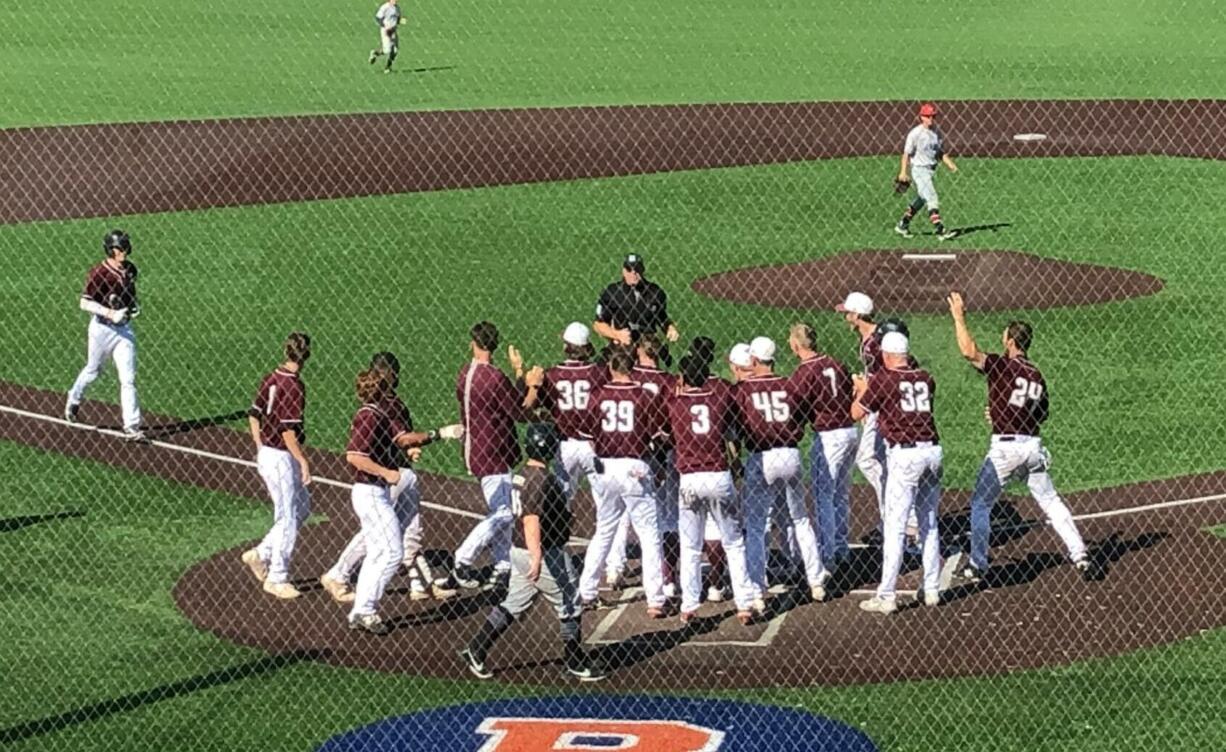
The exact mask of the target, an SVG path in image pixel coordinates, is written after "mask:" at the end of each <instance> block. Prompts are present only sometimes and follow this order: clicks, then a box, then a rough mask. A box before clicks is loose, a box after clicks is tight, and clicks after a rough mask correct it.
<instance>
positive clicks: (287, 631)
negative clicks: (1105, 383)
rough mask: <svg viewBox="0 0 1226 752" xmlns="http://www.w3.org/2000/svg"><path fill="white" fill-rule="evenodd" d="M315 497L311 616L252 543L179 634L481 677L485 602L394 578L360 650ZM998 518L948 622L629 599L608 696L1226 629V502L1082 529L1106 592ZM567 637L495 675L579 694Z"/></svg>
mask: <svg viewBox="0 0 1226 752" xmlns="http://www.w3.org/2000/svg"><path fill="white" fill-rule="evenodd" d="M62 400H63V396H62V395H61V394H58V393H52V392H46V391H38V390H33V389H29V388H26V387H21V386H16V385H11V384H4V383H0V405H6V406H12V407H17V408H20V409H23V410H27V411H29V412H32V413H37V414H41V415H46V416H56V415H58V413H59V410H60V409H61V407H62ZM83 417H84V418H85V419H86V420H88V421H90V422H95V423H98V424H101V425H111V426H114V425H117V424H118V411H117V409H116V408H115V407H113V406H107V405H102V404H98V403H87V404H86V405H85V407H84V409H83ZM149 422H150V424H151V425H153V426H155V428H154V430H153V431H152V435H153V437H154V438H155V439H157V440H158V441H164V442H167V443H172V444H173V445H175V446H178V447H187V448H190V449H193V450H200V451H203V452H208V453H212V454H215V455H219V456H221V457H231V458H239V459H249V456H250V454H251V451H250V445H249V441H248V439H247V438H246V437H245V436H243V435H242V434H240V433H238V432H235V431H232V430H230V429H228V428H225V427H219V426H211V427H202V428H197V427H195V426H194V425H193V424H192V423H190V422H186V423H185V422H183V421H179V420H175V419H172V418H170V417H167V416H157V415H151V416H149ZM0 438H4V439H7V440H12V441H18V442H21V443H24V444H28V445H32V446H35V447H38V448H41V449H44V450H46V451H54V452H58V453H62V454H67V455H71V456H76V457H84V458H88V459H92V460H96V461H100V462H103V463H106V464H109V465H112V466H115V467H120V468H125V469H128V470H133V471H136V472H141V473H145V474H148V475H153V476H157V477H164V478H168V479H171V480H174V481H177V482H181V483H188V484H191V485H195V486H200V487H203V488H208V489H214V490H218V491H224V492H227V493H232V494H239V495H243V496H247V497H249V498H252V499H254V500H259V501H261V502H262V501H263V499H264V497H263V490H262V488H261V483H260V481H259V479H258V477H257V475H256V472H255V470H254V469H252V468H249V467H237V466H235V464H233V463H232V462H226V461H222V460H220V459H216V458H211V457H208V456H193V455H188V454H184V453H181V452H176V451H173V450H171V449H168V448H163V447H160V446H134V445H129V444H125V443H123V442H121V441H120V440H119V439H117V438H113V437H111V436H107V435H104V434H101V433H98V432H95V431H90V430H85V429H81V428H74V427H69V426H67V425H60V424H58V423H55V422H50V421H36V420H31V419H29V418H25V417H21V416H16V415H13V414H10V413H7V412H0ZM444 451H445V450H444ZM312 461H313V464H314V467H315V473H316V476H317V478H320V479H325V478H333V479H346V478H347V474H346V473H345V470H344V466H343V464H344V463H343V461H342V459H341V458H340V457H339V456H337V455H332V454H327V453H322V452H318V451H314V452H312ZM421 480H422V488H423V492H424V498H425V500H426V501H427V502H428V503H433V504H437V505H442V506H446V507H450V508H452V509H453V510H458V511H467V512H470V513H473V512H478V511H479V510H480V509H481V507H482V501H481V498H480V494H479V491H478V489H477V488H476V486H475V485H474V484H472V483H470V482H466V481H463V480H459V479H453V478H443V477H438V476H431V475H423V476H422V479H421ZM1223 491H1226V472H1221V473H1213V474H1207V475H1198V476H1191V477H1185V478H1178V479H1172V480H1168V481H1156V482H1151V483H1142V484H1137V485H1133V486H1128V487H1121V488H1113V489H1103V490H1099V491H1093V492H1087V493H1077V494H1071V495H1069V497H1068V501H1069V503H1070V506H1071V507H1072V508H1073V510H1074V512H1075V513H1076V514H1080V515H1084V514H1088V513H1096V512H1107V511H1111V510H1120V509H1123V508H1125V507H1135V506H1138V505H1144V504H1156V503H1162V502H1169V501H1175V500H1182V499H1189V498H1193V497H1201V496H1206V495H1211V494H1222V493H1223ZM312 494H313V507H314V512H315V513H317V514H322V515H324V516H326V517H327V518H328V521H327V522H324V523H322V524H316V525H312V526H310V527H308V528H306V529H305V530H304V531H303V533H302V535H301V536H300V537H299V548H298V552H297V553H296V555H295V562H294V570H295V575H296V577H298V578H300V579H299V583H300V585H302V586H303V587H304V588H309V589H310V592H309V593H308V595H307V596H306V597H304V598H301V599H299V600H298V601H294V602H289V603H282V602H277V601H274V600H273V599H271V598H270V597H268V596H266V595H264V594H263V593H262V592H261V591H260V590H259V588H258V586H257V585H256V584H255V582H254V581H253V580H252V579H251V578H250V575H249V574H248V573H247V571H246V569H245V568H244V567H243V566H242V565H241V564H240V563H239V561H238V555H239V553H240V552H241V551H242V550H243V549H244V548H246V547H247V546H248V545H250V544H249V543H243V544H242V545H236V546H235V547H234V548H232V549H229V550H226V551H223V552H220V553H218V554H217V555H215V556H213V557H212V558H210V559H208V560H206V561H202V562H200V563H198V564H196V565H194V566H192V567H191V568H190V569H188V571H187V572H186V573H184V575H183V577H182V578H181V579H180V580H179V582H178V584H177V585H176V586H175V589H174V598H175V601H176V603H177V604H178V606H179V608H180V609H181V610H182V612H183V613H184V615H185V616H187V618H188V619H190V620H191V621H192V622H193V623H195V624H196V625H197V626H199V627H200V628H202V629H206V630H209V631H211V632H214V633H216V634H218V635H220V636H222V637H225V638H226V639H229V640H232V641H234V642H237V643H240V644H244V645H250V646H254V647H259V648H263V649H265V650H268V651H270V652H274V653H287V652H294V651H304V650H306V651H313V652H314V654H315V655H317V656H318V657H319V659H320V660H322V661H325V662H328V663H333V664H337V665H345V666H358V667H365V668H372V669H376V670H380V671H392V672H406V673H413V674H424V675H431V676H440V677H450V678H462V677H465V676H467V674H466V673H465V672H464V669H463V668H462V667H461V666H460V665H459V664H458V663H457V661H456V658H455V655H454V651H455V650H456V649H457V648H458V647H459V646H461V645H463V643H464V642H465V640H467V639H468V638H469V637H470V636H471V634H472V633H473V631H474V630H475V629H476V628H477V626H478V625H479V623H480V621H481V619H482V618H484V613H485V611H486V610H487V609H488V607H489V606H490V605H491V604H490V602H489V601H488V597H487V596H485V595H482V594H477V595H471V596H467V597H463V598H461V599H458V600H456V601H453V602H451V603H447V604H440V603H436V602H434V601H425V602H422V603H412V602H410V601H409V600H408V598H407V597H406V596H405V592H406V591H405V586H406V584H407V583H405V582H404V581H403V580H402V579H401V578H398V579H397V580H395V581H393V584H392V589H391V591H390V593H389V594H388V595H387V597H386V598H385V601H384V614H385V616H387V617H388V618H390V619H392V620H393V622H394V623H395V624H396V626H397V629H396V630H395V631H394V632H393V633H392V634H391V635H389V636H387V637H384V638H376V637H371V636H369V635H365V634H358V633H354V632H351V631H350V630H348V629H347V628H346V625H345V614H346V610H345V609H344V608H343V607H340V606H337V605H336V604H333V603H332V602H331V601H330V600H329V599H328V598H327V596H326V595H325V594H324V593H323V592H322V591H321V590H319V589H318V587H317V585H315V584H314V577H316V576H318V575H319V574H320V573H322V572H323V571H325V570H326V568H327V567H328V566H330V564H331V563H332V559H333V557H335V556H336V555H337V554H338V553H339V552H340V550H341V548H342V546H343V545H344V543H345V542H346V540H347V539H348V537H349V536H350V535H352V534H353V532H355V530H356V525H355V520H354V516H353V514H352V512H351V510H350V509H349V500H348V493H347V491H346V490H345V489H343V488H340V487H337V486H333V485H328V484H326V482H325V481H322V480H321V481H319V482H317V483H316V485H315V486H314V490H313V492H312ZM1014 502H1016V504H1014ZM965 504H966V497H965V494H963V493H948V494H946V495H945V497H944V499H943V501H942V509H943V510H944V515H943V521H942V525H943V535H944V537H945V538H946V540H955V539H956V538H957V536H958V535H959V534H960V533H961V532H962V531H963V530H964V529H965V512H964V509H963V508H964V507H965ZM875 507H876V502H875V500H873V499H872V498H871V495H870V494H869V493H868V492H867V491H866V489H864V488H862V487H858V488H857V489H856V491H855V494H854V498H853V508H854V511H855V514H854V518H855V519H854V525H853V531H854V532H855V533H856V534H862V533H865V532H867V531H868V530H870V529H871V528H872V525H873V520H872V517H873V513H874V510H875ZM577 508H578V509H579V510H580V513H581V514H580V520H579V523H578V527H577V532H578V533H579V534H580V535H583V534H587V533H588V531H590V530H591V524H592V520H591V518H590V509H591V505H590V502H588V501H587V500H586V499H582V498H581V499H580V500H579V501H578V502H577ZM1001 509H1002V511H1003V512H1004V514H1002V516H1001V518H1000V520H999V522H998V526H1000V527H1002V529H1003V530H1004V531H1003V532H1002V534H1001V535H1000V538H1001V541H1000V544H999V545H998V546H997V547H996V548H995V549H994V556H995V559H994V568H993V571H992V583H991V587H989V588H986V589H983V590H981V591H969V590H955V591H952V592H951V597H952V601H951V602H949V603H947V604H945V605H943V606H941V607H939V608H935V609H932V608H907V609H905V610H904V611H903V612H901V613H899V614H897V615H895V616H894V617H889V618H881V617H876V616H873V615H869V614H864V613H862V612H861V611H859V609H858V608H857V607H856V602H857V601H858V600H860V598H861V597H863V596H860V595H843V596H841V597H838V598H836V599H835V600H833V601H832V602H829V603H824V604H808V603H801V602H798V601H796V600H794V599H791V598H789V597H788V596H786V595H784V596H779V597H778V599H777V600H776V601H774V606H773V607H774V608H775V609H776V611H775V615H776V617H779V616H780V615H782V618H776V619H775V620H774V621H772V622H769V623H767V624H762V625H756V626H753V627H750V628H743V627H741V626H740V625H739V624H737V622H736V620H735V619H734V618H732V613H731V611H730V606H728V605H727V604H723V605H714V604H707V605H704V606H703V609H702V611H701V612H700V618H699V619H698V620H697V622H696V624H695V625H694V626H692V627H689V628H683V627H682V626H681V625H679V624H678V623H677V622H676V621H675V620H671V619H670V620H667V621H651V620H648V619H647V618H646V617H645V615H644V613H643V612H644V608H643V603H642V601H641V600H636V599H634V597H633V593H632V591H630V592H628V593H627V594H623V597H626V598H627V599H628V600H629V601H630V603H629V605H628V606H627V607H626V609H625V610H624V612H622V613H620V614H613V612H601V613H597V614H589V615H588V616H587V617H585V621H584V627H585V634H586V635H587V636H588V639H589V640H591V639H593V637H595V636H596V635H595V634H594V632H595V631H596V630H597V629H600V630H601V635H599V636H600V637H601V640H600V641H599V644H596V645H593V648H594V649H595V650H598V651H599V652H600V654H601V655H602V657H603V659H604V660H606V661H607V662H608V663H609V664H611V665H612V666H613V668H614V669H615V673H614V675H613V677H612V678H611V679H610V681H609V683H608V685H609V686H611V687H614V688H623V689H647V688H652V689H682V688H733V687H746V686H750V687H756V686H810V685H815V684H821V685H840V684H854V683H866V682H883V681H893V680H899V679H923V678H937V677H949V676H964V675H981V674H998V673H1005V672H1009V671H1013V670H1017V669H1026V668H1037V667H1041V666H1051V665H1061V664H1066V663H1070V662H1073V661H1077V660H1084V659H1088V658H1093V657H1098V656H1105V655H1113V654H1118V653H1122V652H1125V651H1129V650H1135V649H1138V648H1143V647H1149V646H1154V645H1161V644H1165V643H1170V642H1173V641H1176V640H1179V639H1183V638H1186V637H1189V636H1194V635H1196V634H1198V633H1199V632H1200V631H1202V630H1206V629H1211V628H1214V627H1217V626H1220V625H1222V624H1226V541H1222V540H1220V539H1218V538H1216V537H1215V536H1213V535H1211V534H1209V533H1206V532H1204V531H1203V530H1201V529H1200V528H1202V527H1204V526H1206V525H1210V524H1215V523H1218V522H1220V521H1221V520H1222V519H1224V518H1226V497H1223V498H1220V499H1216V500H1212V501H1208V502H1205V503H1197V504H1189V505H1180V506H1174V507H1169V508H1160V509H1153V510H1150V511H1142V512H1136V513H1130V514H1122V515H1118V516H1105V517H1101V518H1097V519H1090V520H1083V521H1081V522H1080V523H1079V524H1080V526H1081V528H1082V531H1083V533H1084V535H1085V536H1086V538H1087V540H1088V542H1090V544H1091V546H1092V549H1093V551H1094V554H1095V556H1097V557H1098V558H1099V559H1100V561H1102V562H1104V564H1105V565H1106V566H1107V567H1108V569H1109V573H1108V575H1107V577H1106V579H1105V580H1103V581H1101V582H1096V583H1084V582H1082V581H1081V580H1080V579H1079V578H1078V577H1077V576H1076V574H1075V573H1074V572H1073V571H1072V569H1071V568H1070V567H1069V566H1068V565H1067V564H1065V563H1064V562H1063V560H1062V556H1061V555H1060V548H1059V541H1058V540H1057V539H1056V537H1055V536H1054V535H1053V534H1052V533H1051V532H1050V531H1048V530H1046V529H1045V528H1043V527H1042V526H1041V525H1039V526H1031V525H1030V524H1029V523H1031V522H1034V516H1035V514H1036V513H1037V512H1036V509H1035V508H1034V506H1033V504H1032V503H1031V502H1030V501H1029V500H1017V499H1010V500H1009V503H1006V504H1002V507H1001ZM425 521H426V526H427V536H428V537H427V540H428V542H429V544H430V546H431V548H434V549H450V548H452V547H454V546H455V545H457V544H458V543H459V541H460V540H461V539H462V538H463V536H464V534H465V533H466V532H467V530H468V528H469V527H470V526H471V524H472V522H473V520H471V519H469V518H467V517H464V516H461V515H460V514H457V513H456V511H444V510H441V509H437V508H428V509H427V510H426V512H425ZM1006 528H1007V529H1006ZM857 554H858V558H857V566H856V567H855V568H854V569H853V571H852V572H851V573H850V574H849V575H848V577H847V578H846V579H845V581H844V583H843V584H844V586H845V588H846V589H858V588H870V587H872V585H873V583H874V582H875V579H876V574H877V572H876V571H875V567H876V566H877V565H876V561H875V560H876V552H875V551H874V550H873V549H859V550H858V551H857ZM915 580H916V573H915V572H914V571H913V570H912V571H909V572H908V573H907V575H905V577H904V579H903V582H902V585H901V586H902V587H912V588H913V587H915ZM605 620H608V623H607V624H603V622H605ZM556 634H557V624H556V622H555V621H554V619H553V617H552V613H551V611H550V610H549V609H548V608H545V607H543V606H540V607H538V608H536V609H534V610H533V611H532V612H531V614H530V616H529V617H528V618H527V619H526V620H525V622H524V623H522V624H520V625H517V627H516V629H515V631H514V632H512V633H511V634H509V635H508V636H507V638H506V639H505V640H504V641H503V642H502V643H501V644H500V646H499V649H498V651H497V652H496V653H495V654H494V655H493V656H492V657H491V662H492V664H493V665H494V666H496V667H497V669H498V674H497V676H498V678H499V680H501V681H506V682H523V683H532V684H555V683H565V682H566V680H565V678H563V677H562V676H561V675H560V672H559V665H558V664H557V663H556V662H555V658H556V653H557V650H556V647H557V643H556ZM755 642H756V643H758V644H756V645H747V644H728V643H755ZM719 643H725V644H719Z"/></svg>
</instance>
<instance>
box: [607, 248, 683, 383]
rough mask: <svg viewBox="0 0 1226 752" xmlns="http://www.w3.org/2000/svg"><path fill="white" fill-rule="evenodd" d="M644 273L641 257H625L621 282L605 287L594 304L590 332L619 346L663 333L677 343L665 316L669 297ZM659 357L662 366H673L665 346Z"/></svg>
mask: <svg viewBox="0 0 1226 752" xmlns="http://www.w3.org/2000/svg"><path fill="white" fill-rule="evenodd" d="M646 271H647V267H646V265H645V264H644V263H643V257H642V256H640V255H638V254H637V253H632V254H630V255H629V256H626V260H625V261H623V262H622V278H621V281H620V282H614V283H613V284H611V285H609V286H608V287H606V288H605V289H604V292H602V293H600V300H599V301H597V303H596V321H595V322H594V323H593V324H592V329H594V330H595V331H596V333H597V334H599V335H600V336H602V337H604V338H605V339H607V340H609V341H610V342H613V343H616V344H619V345H633V344H634V343H635V342H637V341H638V339H639V337H640V336H642V335H643V334H645V333H647V332H653V333H656V334H662V335H663V336H664V337H665V338H666V339H667V340H668V341H669V342H676V341H677V338H678V337H679V336H680V333H679V332H678V331H677V325H676V324H674V323H673V320H672V319H671V318H669V316H668V295H667V294H666V293H665V292H664V290H663V289H662V288H661V287H660V286H659V285H657V284H656V283H655V282H651V281H649V280H648V279H647V278H646V277H645V276H643V275H644V273H645V272H646ZM660 355H661V357H660V359H661V360H662V361H664V364H665V365H671V364H672V358H671V357H670V356H669V354H668V346H667V345H666V346H665V347H664V350H663V351H662V352H661V353H660Z"/></svg>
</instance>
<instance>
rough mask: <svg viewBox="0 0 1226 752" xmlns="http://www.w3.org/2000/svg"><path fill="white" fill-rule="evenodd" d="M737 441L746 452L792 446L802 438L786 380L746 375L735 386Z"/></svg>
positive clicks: (799, 418)
mask: <svg viewBox="0 0 1226 752" xmlns="http://www.w3.org/2000/svg"><path fill="white" fill-rule="evenodd" d="M735 392H736V403H737V412H738V417H739V419H740V428H741V439H742V440H743V441H744V442H745V448H746V449H747V450H749V451H750V452H763V451H766V450H767V449H776V448H778V447H794V446H797V445H798V444H800V440H801V439H802V438H804V435H805V424H804V416H802V415H801V414H800V412H799V410H797V405H796V400H795V397H794V395H793V394H792V391H791V387H790V385H789V384H788V380H787V379H785V378H783V377H782V376H779V375H777V374H770V375H768V376H750V377H749V378H747V379H744V380H742V381H738V382H737V384H736V387H735Z"/></svg>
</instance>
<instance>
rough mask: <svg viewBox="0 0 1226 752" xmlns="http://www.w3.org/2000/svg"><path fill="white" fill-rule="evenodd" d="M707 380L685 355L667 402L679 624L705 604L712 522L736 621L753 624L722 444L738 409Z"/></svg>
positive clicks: (703, 366)
mask: <svg viewBox="0 0 1226 752" xmlns="http://www.w3.org/2000/svg"><path fill="white" fill-rule="evenodd" d="M709 376H710V374H709V373H708V371H707V363H706V362H704V361H703V360H702V359H701V358H700V357H695V356H693V355H687V356H685V357H683V358H682V359H681V379H682V380H681V383H680V384H679V385H678V388H677V389H676V390H674V391H672V392H670V393H669V394H668V396H667V399H668V419H669V431H670V434H671V435H672V438H673V444H674V447H675V448H674V452H675V462H676V468H677V472H678V473H679V474H680V479H679V485H680V513H679V527H680V546H681V561H680V568H681V577H680V580H681V622H682V623H683V624H684V623H688V622H689V621H690V620H691V619H692V618H693V617H694V615H695V613H696V612H697V611H698V606H699V605H700V604H701V602H702V595H703V588H702V553H703V547H704V540H703V538H704V535H703V533H704V531H705V528H706V521H707V519H708V518H712V519H714V520H715V524H716V525H717V526H718V527H719V531H720V539H721V540H722V541H723V543H724V552H725V554H726V556H727V562H728V568H729V573H730V575H731V581H732V593H733V600H734V601H735V603H736V608H737V619H738V620H740V622H741V623H742V624H749V623H750V622H751V621H752V620H753V618H754V597H755V591H754V587H753V583H752V582H751V581H750V579H749V572H748V570H747V569H746V564H745V537H744V530H743V528H742V526H741V521H740V509H739V505H738V504H737V497H736V487H735V486H734V485H733V483H732V473H731V472H729V469H728V454H729V452H728V447H727V445H726V444H725V438H724V437H725V436H727V435H728V434H729V433H730V427H731V424H732V423H733V422H734V421H735V420H736V405H735V403H734V402H733V399H732V394H731V392H729V391H727V390H718V391H717V390H714V389H711V388H710V387H709V386H708V377H709Z"/></svg>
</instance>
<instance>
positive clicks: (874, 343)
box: [860, 329, 885, 376]
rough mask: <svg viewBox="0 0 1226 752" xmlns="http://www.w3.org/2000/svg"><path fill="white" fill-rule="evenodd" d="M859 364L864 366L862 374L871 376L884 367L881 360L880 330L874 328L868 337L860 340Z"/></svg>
mask: <svg viewBox="0 0 1226 752" xmlns="http://www.w3.org/2000/svg"><path fill="white" fill-rule="evenodd" d="M860 365H862V366H864V375H865V376H872V375H873V374H875V373H877V372H878V371H881V370H884V369H885V363H884V362H883V361H882V360H881V330H880V329H874V330H873V333H872V334H870V335H868V339H864V340H861V341H860Z"/></svg>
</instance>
